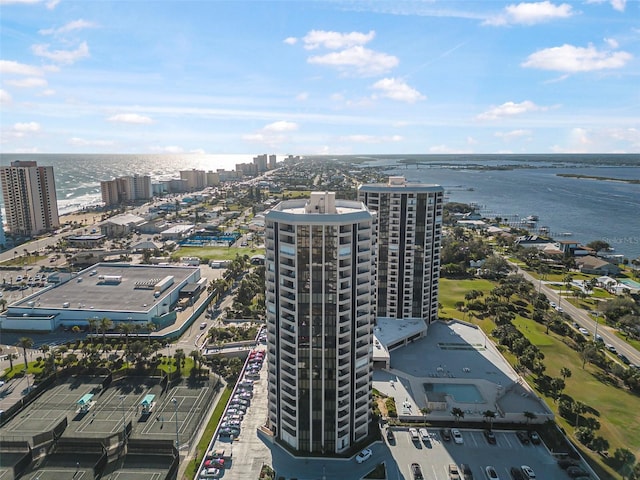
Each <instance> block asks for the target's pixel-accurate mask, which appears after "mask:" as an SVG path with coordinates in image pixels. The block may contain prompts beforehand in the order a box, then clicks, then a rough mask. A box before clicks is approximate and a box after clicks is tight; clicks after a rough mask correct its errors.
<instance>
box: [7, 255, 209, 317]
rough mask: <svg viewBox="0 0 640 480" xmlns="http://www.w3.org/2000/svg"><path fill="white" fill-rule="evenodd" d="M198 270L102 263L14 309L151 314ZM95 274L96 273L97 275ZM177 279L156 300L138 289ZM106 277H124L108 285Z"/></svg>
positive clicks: (32, 297) (151, 292) (26, 300)
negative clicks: (168, 295)
mask: <svg viewBox="0 0 640 480" xmlns="http://www.w3.org/2000/svg"><path fill="white" fill-rule="evenodd" d="M197 268H198V267H173V266H151V265H125V264H109V263H99V264H97V265H94V266H92V267H89V268H88V269H86V270H83V271H81V272H79V273H78V275H77V276H75V277H73V278H71V279H70V280H69V281H68V282H65V283H61V284H59V285H56V286H54V287H51V288H48V289H45V290H42V291H41V292H39V293H37V294H35V295H33V296H29V297H27V298H25V299H24V300H21V301H20V302H16V303H14V304H13V305H12V306H13V307H23V308H24V307H25V306H28V305H32V304H31V303H30V302H33V306H34V307H36V308H38V309H61V310H62V309H63V308H64V307H63V305H64V304H65V303H67V302H68V303H69V307H68V308H69V309H70V310H71V309H78V308H81V309H83V310H87V312H90V311H91V310H96V311H105V310H107V311H108V310H119V311H131V312H136V311H137V312H147V311H148V310H149V309H150V308H152V307H153V306H154V305H155V304H156V302H158V301H161V300H162V299H163V297H165V296H166V295H167V294H168V293H169V292H171V291H172V290H174V289H175V288H176V285H178V284H180V283H181V282H183V281H184V280H185V279H187V278H188V277H189V276H190V275H192V274H193V272H194V270H196V269H197ZM93 272H95V273H93ZM169 275H171V276H173V277H174V282H173V285H172V286H171V287H169V288H168V289H167V290H165V291H164V292H162V295H161V296H160V297H158V298H155V297H154V295H153V287H152V288H151V289H144V288H136V283H138V282H149V283H151V282H154V284H155V283H158V282H160V281H161V280H162V279H164V278H165V277H167V276H169ZM103 276H121V277H122V280H121V281H120V282H119V283H116V282H113V283H111V282H105V281H104V280H103V279H102V277H103ZM145 305H146V306H145Z"/></svg>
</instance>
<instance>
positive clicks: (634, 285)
mask: <svg viewBox="0 0 640 480" xmlns="http://www.w3.org/2000/svg"><path fill="white" fill-rule="evenodd" d="M618 282H620V283H622V284H624V285H626V286H627V287H631V288H637V289H639V290H640V283H638V282H635V281H633V280H629V279H628V278H622V279H620V280H618Z"/></svg>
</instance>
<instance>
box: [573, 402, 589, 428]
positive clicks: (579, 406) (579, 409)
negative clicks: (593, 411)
mask: <svg viewBox="0 0 640 480" xmlns="http://www.w3.org/2000/svg"><path fill="white" fill-rule="evenodd" d="M586 411H587V405H586V404H584V403H582V402H580V401H576V402H575V403H574V404H573V413H575V414H576V427H575V428H578V424H579V423H580V414H582V413H585V412H586Z"/></svg>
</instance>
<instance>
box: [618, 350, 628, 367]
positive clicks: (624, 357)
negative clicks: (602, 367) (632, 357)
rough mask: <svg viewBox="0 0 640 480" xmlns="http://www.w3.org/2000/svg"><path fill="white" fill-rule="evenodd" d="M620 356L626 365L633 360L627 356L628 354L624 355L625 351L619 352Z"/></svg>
mask: <svg viewBox="0 0 640 480" xmlns="http://www.w3.org/2000/svg"><path fill="white" fill-rule="evenodd" d="M618 358H619V359H620V360H621V361H622V363H624V364H625V365H629V364H630V363H631V362H630V361H629V359H628V358H627V357H626V355H624V354H623V353H619V354H618Z"/></svg>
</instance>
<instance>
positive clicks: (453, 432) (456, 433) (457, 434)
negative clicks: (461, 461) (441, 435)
mask: <svg viewBox="0 0 640 480" xmlns="http://www.w3.org/2000/svg"><path fill="white" fill-rule="evenodd" d="M451 436H452V437H453V442H454V443H457V444H458V445H462V444H463V443H464V439H463V438H462V434H461V433H460V430H458V429H457V428H454V429H453V430H451Z"/></svg>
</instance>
